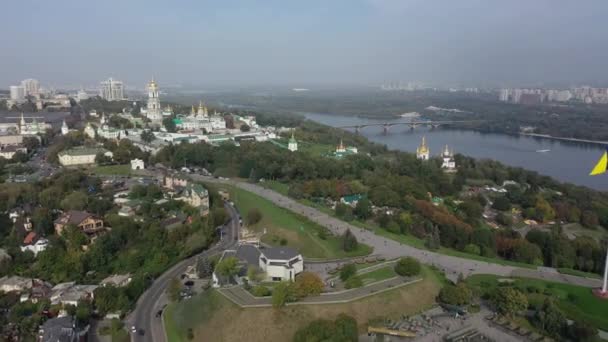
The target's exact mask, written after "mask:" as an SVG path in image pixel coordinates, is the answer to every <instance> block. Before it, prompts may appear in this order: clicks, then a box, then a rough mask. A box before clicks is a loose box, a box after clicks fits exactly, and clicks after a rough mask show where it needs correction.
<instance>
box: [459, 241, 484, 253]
mask: <svg viewBox="0 0 608 342" xmlns="http://www.w3.org/2000/svg"><path fill="white" fill-rule="evenodd" d="M463 252H465V253H469V254H473V255H479V254H481V249H480V248H479V246H477V245H476V244H473V243H470V244H468V245H466V246H464V249H463Z"/></svg>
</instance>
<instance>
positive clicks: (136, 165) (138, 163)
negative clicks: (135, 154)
mask: <svg viewBox="0 0 608 342" xmlns="http://www.w3.org/2000/svg"><path fill="white" fill-rule="evenodd" d="M143 169H144V161H143V160H141V159H137V158H136V159H131V170H143Z"/></svg>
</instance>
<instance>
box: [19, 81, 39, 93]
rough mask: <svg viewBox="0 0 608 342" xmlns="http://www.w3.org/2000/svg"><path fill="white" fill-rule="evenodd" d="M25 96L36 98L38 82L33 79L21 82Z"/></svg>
mask: <svg viewBox="0 0 608 342" xmlns="http://www.w3.org/2000/svg"><path fill="white" fill-rule="evenodd" d="M21 86H22V87H23V89H25V95H26V96H38V95H39V94H40V82H38V80H35V79H33V78H28V79H27V80H23V81H21Z"/></svg>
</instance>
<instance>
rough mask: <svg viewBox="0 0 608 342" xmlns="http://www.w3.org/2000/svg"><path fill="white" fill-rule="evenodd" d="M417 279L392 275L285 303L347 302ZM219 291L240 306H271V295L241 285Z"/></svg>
mask: <svg viewBox="0 0 608 342" xmlns="http://www.w3.org/2000/svg"><path fill="white" fill-rule="evenodd" d="M417 281H420V279H412V278H404V277H394V278H391V279H386V280H383V281H379V282H376V283H373V284H370V285H368V286H364V287H358V288H355V289H352V290H345V291H340V292H332V293H322V294H321V295H320V296H313V297H306V298H302V299H301V300H299V301H297V302H294V303H288V304H287V305H303V304H308V305H310V304H336V303H347V302H351V301H353V300H358V299H361V298H364V297H367V296H370V295H373V294H377V293H380V292H384V291H388V290H392V289H395V288H397V287H401V286H405V285H408V284H412V283H415V282H417ZM219 292H220V293H221V294H223V295H224V296H225V297H226V298H228V299H230V300H231V301H232V302H234V303H235V304H237V305H239V306H241V307H269V306H272V299H271V297H254V296H253V295H252V294H251V293H249V292H247V290H245V289H243V287H241V286H233V287H227V288H222V289H220V290H219Z"/></svg>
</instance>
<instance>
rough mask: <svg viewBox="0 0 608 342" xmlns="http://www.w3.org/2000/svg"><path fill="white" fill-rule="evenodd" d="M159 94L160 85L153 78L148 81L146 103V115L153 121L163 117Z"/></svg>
mask: <svg viewBox="0 0 608 342" xmlns="http://www.w3.org/2000/svg"><path fill="white" fill-rule="evenodd" d="M158 94H159V89H158V85H157V84H156V82H155V81H154V79H152V81H150V83H148V104H147V105H146V117H147V118H148V119H150V120H152V121H161V120H162V119H163V115H162V109H161V107H160V99H159V97H158Z"/></svg>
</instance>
